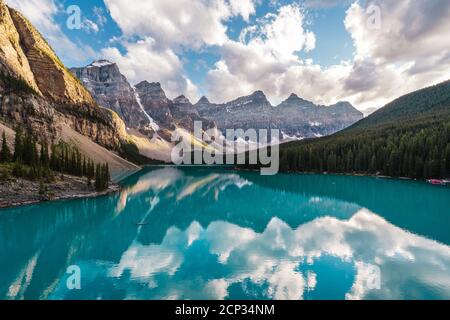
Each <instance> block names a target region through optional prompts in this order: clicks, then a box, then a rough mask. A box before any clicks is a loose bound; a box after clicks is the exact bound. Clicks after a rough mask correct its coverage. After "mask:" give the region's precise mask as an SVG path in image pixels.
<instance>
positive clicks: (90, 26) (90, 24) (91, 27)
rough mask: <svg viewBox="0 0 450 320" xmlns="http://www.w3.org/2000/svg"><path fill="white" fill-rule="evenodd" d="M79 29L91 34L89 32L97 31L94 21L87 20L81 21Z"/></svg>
mask: <svg viewBox="0 0 450 320" xmlns="http://www.w3.org/2000/svg"><path fill="white" fill-rule="evenodd" d="M81 28H82V29H83V30H84V31H86V32H87V33H91V32H93V33H97V32H98V31H99V27H98V25H97V24H96V23H95V22H94V21H92V20H89V19H84V20H83V23H82V25H81Z"/></svg>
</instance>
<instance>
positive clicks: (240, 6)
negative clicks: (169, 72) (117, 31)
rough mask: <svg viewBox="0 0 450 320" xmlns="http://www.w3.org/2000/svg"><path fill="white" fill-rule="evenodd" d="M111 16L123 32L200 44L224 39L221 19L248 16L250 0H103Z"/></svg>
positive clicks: (162, 41)
mask: <svg viewBox="0 0 450 320" xmlns="http://www.w3.org/2000/svg"><path fill="white" fill-rule="evenodd" d="M105 4H106V5H107V7H108V8H109V11H110V13H111V16H112V18H113V19H114V20H115V21H116V22H117V24H118V25H119V27H120V28H121V29H122V31H123V32H124V34H125V35H127V36H132V35H139V36H150V37H152V38H154V39H155V40H156V41H157V42H158V44H159V45H161V46H163V45H165V46H172V45H184V46H187V47H190V48H200V47H202V46H203V45H221V44H223V43H224V42H225V41H226V40H227V35H226V31H227V27H226V26H225V25H224V21H226V20H227V19H228V18H230V17H232V16H239V15H240V16H242V17H243V18H244V19H248V18H249V16H250V15H251V14H253V13H254V12H255V4H254V0H227V1H225V0H211V1H201V0H171V1H167V0H146V1H140V2H139V5H130V3H129V1H128V0H105Z"/></svg>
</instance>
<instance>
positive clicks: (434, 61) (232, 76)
mask: <svg viewBox="0 0 450 320" xmlns="http://www.w3.org/2000/svg"><path fill="white" fill-rule="evenodd" d="M334 4H335V1H307V3H306V5H308V6H315V7H317V6H319V7H323V6H332V5H334ZM370 5H375V6H378V7H379V8H380V12H381V25H380V26H381V28H380V29H374V28H373V25H370V24H369V23H368V21H370V18H372V15H371V14H372V13H371V12H368V8H369V6H370ZM449 15H450V2H449V1H444V0H437V1H425V0H417V1H407V0H401V1H382V0H376V1H370V2H368V3H365V2H364V1H355V2H354V3H353V5H351V7H350V8H349V9H348V11H347V15H346V19H345V26H346V28H347V30H348V32H349V33H350V34H351V36H352V38H353V40H354V44H355V48H356V53H355V56H354V58H353V59H352V60H351V61H341V62H340V63H339V64H336V65H333V66H330V67H322V66H320V65H318V64H315V63H314V61H310V60H309V61H308V60H302V59H300V58H299V57H298V56H297V55H296V52H298V51H308V50H311V49H313V48H314V46H315V41H316V39H315V36H314V34H312V33H311V32H310V31H308V30H305V19H304V14H303V12H302V10H301V9H300V8H298V6H295V5H288V6H284V7H281V8H279V11H278V13H277V15H273V14H271V15H269V19H263V20H260V21H259V22H258V24H257V25H254V26H248V27H247V28H245V29H244V30H243V32H242V33H241V37H240V43H238V42H233V41H227V42H226V43H225V44H224V45H223V46H221V55H222V56H221V61H219V62H218V63H217V64H216V66H215V68H214V69H213V70H211V71H209V73H208V75H207V83H208V89H209V95H210V97H211V99H212V100H216V101H218V102H223V101H225V100H229V99H232V98H234V97H236V96H239V95H242V94H249V93H251V92H252V91H255V90H259V89H262V90H264V91H265V92H266V94H267V95H268V96H269V98H270V99H271V101H272V102H273V103H278V102H280V101H281V100H283V99H284V98H286V97H287V96H288V95H289V94H290V93H292V92H294V93H297V94H299V95H300V96H302V97H304V98H306V99H310V100H313V101H314V102H316V103H322V104H331V103H335V102H337V101H339V100H348V101H350V102H351V103H353V104H354V105H355V106H356V107H359V109H362V110H365V109H369V108H374V107H377V108H379V107H382V106H383V105H384V104H386V103H388V102H389V101H391V100H393V99H395V98H397V97H398V96H400V95H403V94H406V93H408V92H411V91H414V90H417V89H420V88H423V87H425V86H429V85H432V84H435V83H438V82H441V81H444V80H447V79H448V77H449V76H448V72H446V70H448V69H449V67H450V38H449V37H448V36H447V33H448V30H450V20H449V19H448V18H447V17H448V16H449ZM317 41H320V39H317Z"/></svg>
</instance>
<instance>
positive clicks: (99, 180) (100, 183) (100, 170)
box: [95, 164, 111, 191]
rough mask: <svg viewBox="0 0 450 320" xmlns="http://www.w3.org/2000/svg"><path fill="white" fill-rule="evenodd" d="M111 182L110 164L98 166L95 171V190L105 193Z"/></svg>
mask: <svg viewBox="0 0 450 320" xmlns="http://www.w3.org/2000/svg"><path fill="white" fill-rule="evenodd" d="M110 180H111V177H110V173H109V167H108V164H103V165H101V164H97V167H96V169H95V190H97V191H104V190H106V189H108V185H109V181H110Z"/></svg>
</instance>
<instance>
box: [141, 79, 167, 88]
mask: <svg viewBox="0 0 450 320" xmlns="http://www.w3.org/2000/svg"><path fill="white" fill-rule="evenodd" d="M136 88H152V89H160V90H162V87H161V83H159V82H148V81H147V80H144V81H141V82H139V83H138V84H137V85H136Z"/></svg>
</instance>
